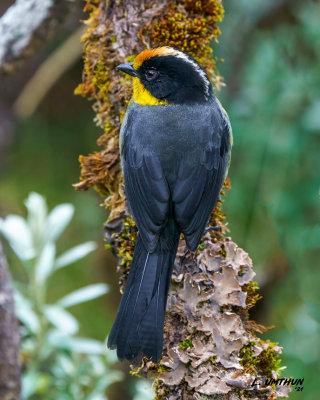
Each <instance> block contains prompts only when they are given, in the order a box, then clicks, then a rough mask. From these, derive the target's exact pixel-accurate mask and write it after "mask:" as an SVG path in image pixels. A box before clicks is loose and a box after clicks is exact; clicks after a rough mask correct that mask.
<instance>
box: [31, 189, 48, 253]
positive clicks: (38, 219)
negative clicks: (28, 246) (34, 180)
mask: <svg viewBox="0 0 320 400" xmlns="http://www.w3.org/2000/svg"><path fill="white" fill-rule="evenodd" d="M25 205H26V207H27V210H28V225H29V227H30V230H31V232H32V236H33V243H34V247H35V248H36V249H38V250H39V249H41V248H42V247H43V244H44V240H45V236H46V235H45V234H46V223H47V213H48V211H47V203H46V200H45V198H44V197H43V196H41V195H40V194H39V193H35V192H31V193H30V194H29V196H28V198H27V199H26V200H25Z"/></svg>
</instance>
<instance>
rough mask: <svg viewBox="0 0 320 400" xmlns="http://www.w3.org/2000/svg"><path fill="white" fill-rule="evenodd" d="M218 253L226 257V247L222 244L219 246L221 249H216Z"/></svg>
mask: <svg viewBox="0 0 320 400" xmlns="http://www.w3.org/2000/svg"><path fill="white" fill-rule="evenodd" d="M218 253H219V254H221V255H222V257H227V252H226V249H225V248H224V245H222V246H221V249H220V250H219V251H218Z"/></svg>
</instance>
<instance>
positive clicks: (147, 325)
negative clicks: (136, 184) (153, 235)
mask: <svg viewBox="0 0 320 400" xmlns="http://www.w3.org/2000/svg"><path fill="white" fill-rule="evenodd" d="M178 242H179V232H178V229H177V227H176V225H175V223H174V222H173V221H172V220H170V221H169V222H168V225H167V226H166V228H165V229H164V231H163V232H162V233H161V235H160V238H159V242H158V246H157V248H156V250H155V251H154V252H152V253H149V252H148V251H147V250H146V248H145V246H144V244H143V242H142V239H141V238H140V237H139V235H138V239H137V243H136V246H135V250H134V255H133V260H132V263H131V268H130V274H129V277H128V282H127V285H126V288H125V292H124V294H123V297H122V299H121V303H120V306H119V309H118V313H117V316H116V319H115V322H114V324H113V327H112V330H111V332H110V335H109V338H108V347H109V348H112V349H114V348H117V355H118V358H119V359H120V360H122V359H124V358H126V359H128V360H132V359H133V358H135V357H136V356H137V355H140V354H144V355H146V356H147V357H148V358H152V360H153V361H154V362H158V361H159V360H160V358H161V353H162V344H163V325H164V315H165V308H166V303H167V295H168V290H169V286H170V278H171V273H172V268H173V264H174V260H175V255H176V252H177V247H178Z"/></svg>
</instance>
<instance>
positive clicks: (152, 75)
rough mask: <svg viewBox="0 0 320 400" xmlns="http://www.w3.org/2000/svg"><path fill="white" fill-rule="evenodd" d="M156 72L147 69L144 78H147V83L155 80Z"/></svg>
mask: <svg viewBox="0 0 320 400" xmlns="http://www.w3.org/2000/svg"><path fill="white" fill-rule="evenodd" d="M157 75H158V74H157V71H155V70H154V69H147V71H146V73H145V76H146V78H147V80H148V81H152V80H153V79H155V78H156V76H157Z"/></svg>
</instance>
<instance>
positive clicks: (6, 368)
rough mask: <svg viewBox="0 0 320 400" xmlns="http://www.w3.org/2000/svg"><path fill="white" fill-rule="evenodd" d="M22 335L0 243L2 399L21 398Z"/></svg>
mask: <svg viewBox="0 0 320 400" xmlns="http://www.w3.org/2000/svg"><path fill="white" fill-rule="evenodd" d="M19 343H20V337H19V332H18V321H17V318H16V316H15V313H14V301H13V293H12V285H11V277H10V274H9V272H8V269H7V265H6V260H5V257H4V254H3V250H2V246H1V243H0V355H1V356H0V399H1V400H19V399H20V387H21V382H20V374H21V370H20V360H19Z"/></svg>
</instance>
